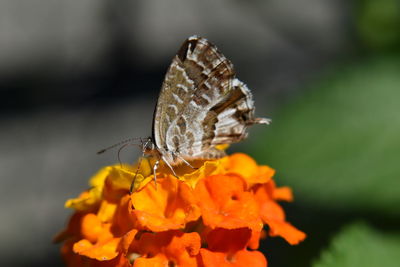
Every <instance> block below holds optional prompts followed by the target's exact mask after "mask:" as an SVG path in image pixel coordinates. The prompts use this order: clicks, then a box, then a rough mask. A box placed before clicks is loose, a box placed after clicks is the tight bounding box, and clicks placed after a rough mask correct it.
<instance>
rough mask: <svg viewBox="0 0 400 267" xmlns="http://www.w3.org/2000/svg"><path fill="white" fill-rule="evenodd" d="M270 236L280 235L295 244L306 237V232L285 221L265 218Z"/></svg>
mask: <svg viewBox="0 0 400 267" xmlns="http://www.w3.org/2000/svg"><path fill="white" fill-rule="evenodd" d="M266 223H267V224H268V226H269V227H270V233H269V234H270V235H271V236H281V237H283V238H284V239H285V240H286V241H287V242H288V243H289V244H291V245H297V244H298V243H300V242H301V241H303V240H304V239H305V238H306V234H305V233H304V232H302V231H300V230H298V229H297V228H296V227H294V226H293V225H291V224H290V223H287V222H285V221H279V220H267V222H266Z"/></svg>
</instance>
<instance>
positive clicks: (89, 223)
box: [81, 213, 104, 243]
mask: <svg viewBox="0 0 400 267" xmlns="http://www.w3.org/2000/svg"><path fill="white" fill-rule="evenodd" d="M103 230H104V229H103V224H102V222H101V221H100V220H99V218H98V217H97V216H96V215H95V214H93V213H88V214H86V215H85V216H84V217H83V218H82V219H81V234H82V237H83V238H84V239H87V240H89V241H90V242H92V243H95V242H97V239H98V237H99V236H100V234H101V232H102V231H103Z"/></svg>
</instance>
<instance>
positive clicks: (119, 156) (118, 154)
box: [117, 144, 142, 168]
mask: <svg viewBox="0 0 400 267" xmlns="http://www.w3.org/2000/svg"><path fill="white" fill-rule="evenodd" d="M127 146H138V147H139V148H142V146H140V145H139V144H124V145H122V146H121V147H120V148H119V149H118V153H117V157H118V162H119V164H120V166H121V168H122V160H121V151H122V150H123V149H124V148H126V147H127Z"/></svg>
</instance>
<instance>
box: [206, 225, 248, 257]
mask: <svg viewBox="0 0 400 267" xmlns="http://www.w3.org/2000/svg"><path fill="white" fill-rule="evenodd" d="M251 233H252V231H251V230H250V229H249V228H238V229H231V230H228V229H223V228H216V229H214V230H212V231H210V232H209V233H208V235H207V237H206V242H207V244H208V249H209V250H212V251H219V252H236V251H238V250H242V249H244V248H245V247H246V246H247V244H248V243H249V241H250V238H251Z"/></svg>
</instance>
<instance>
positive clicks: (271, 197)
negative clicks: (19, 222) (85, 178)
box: [56, 153, 306, 267]
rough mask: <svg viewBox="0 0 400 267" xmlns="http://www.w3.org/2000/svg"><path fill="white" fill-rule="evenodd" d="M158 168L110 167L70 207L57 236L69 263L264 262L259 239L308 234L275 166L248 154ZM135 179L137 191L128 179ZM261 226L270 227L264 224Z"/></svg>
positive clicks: (291, 239)
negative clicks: (292, 215)
mask: <svg viewBox="0 0 400 267" xmlns="http://www.w3.org/2000/svg"><path fill="white" fill-rule="evenodd" d="M193 165H195V166H198V169H195V170H194V169H191V168H189V167H187V166H185V165H182V166H178V167H176V168H175V172H176V173H177V174H178V176H179V179H178V178H176V177H175V176H174V175H172V173H171V171H170V170H169V168H167V167H165V166H162V165H161V167H160V168H159V171H158V172H157V183H156V184H155V183H154V182H152V180H153V178H154V177H153V175H152V168H151V166H152V162H151V160H145V159H144V160H142V161H141V164H140V167H139V171H138V172H137V174H136V175H135V171H136V169H137V168H138V166H137V165H133V166H128V165H124V166H120V165H115V166H108V167H105V168H103V169H101V170H100V171H99V172H98V173H97V174H96V175H95V176H93V177H92V178H91V180H90V186H91V188H90V189H88V190H87V191H84V192H83V193H82V194H81V195H80V196H79V197H78V198H75V199H70V200H68V201H67V202H66V204H65V206H66V207H68V208H72V209H74V210H75V212H74V214H73V215H72V217H71V219H70V221H69V223H68V226H67V228H66V229H65V230H64V231H63V232H61V233H60V234H59V235H58V236H57V237H56V240H57V241H60V242H61V241H62V242H63V244H62V247H61V253H62V256H63V258H64V260H65V262H66V263H67V265H68V266H119V267H122V266H124V267H128V266H135V267H142V266H188V267H190V266H219V267H222V266H252V267H258V266H260V267H262V266H267V260H266V258H265V256H264V255H263V254H262V253H261V252H259V251H257V249H258V247H259V242H260V239H261V238H265V237H266V236H268V235H269V236H280V237H282V238H284V239H285V240H286V241H287V242H288V243H289V244H291V245H295V244H298V243H299V242H300V241H302V240H303V239H304V238H305V237H306V235H305V234H304V233H303V232H301V231H300V230H298V229H296V228H295V227H294V226H292V225H291V224H290V223H288V222H287V221H286V220H285V213H284V211H283V209H282V208H281V206H280V205H279V204H278V203H277V201H292V199H293V197H292V192H291V190H290V188H288V187H277V186H276V185H275V182H274V180H273V179H272V177H273V175H274V173H275V171H274V170H273V169H272V168H270V167H268V166H259V165H257V164H256V162H255V161H254V160H253V159H252V158H250V157H249V156H247V155H245V154H239V153H238V154H233V155H231V156H226V157H224V158H222V159H218V160H211V161H199V162H194V163H193ZM133 179H134V191H133V193H130V190H129V189H130V186H131V183H132V180H133ZM264 225H266V226H267V227H265V228H266V229H268V230H263V228H264Z"/></svg>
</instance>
